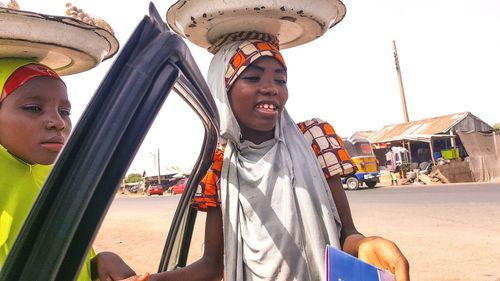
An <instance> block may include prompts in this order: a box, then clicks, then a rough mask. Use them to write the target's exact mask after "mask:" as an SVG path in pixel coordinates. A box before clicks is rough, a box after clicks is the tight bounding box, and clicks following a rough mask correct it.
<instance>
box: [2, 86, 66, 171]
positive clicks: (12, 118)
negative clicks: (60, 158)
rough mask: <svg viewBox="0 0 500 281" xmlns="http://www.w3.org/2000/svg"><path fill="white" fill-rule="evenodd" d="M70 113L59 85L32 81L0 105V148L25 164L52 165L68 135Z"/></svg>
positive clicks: (63, 88) (63, 87) (62, 88)
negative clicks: (0, 145)
mask: <svg viewBox="0 0 500 281" xmlns="http://www.w3.org/2000/svg"><path fill="white" fill-rule="evenodd" d="M70 111H71V104H70V102H69V100H68V95H67V93H66V86H65V85H64V83H63V82H62V81H60V80H59V79H55V78H52V77H35V78H33V79H31V80H29V81H28V82H26V83H25V84H24V85H23V86H21V87H19V88H17V89H16V90H15V91H14V92H12V94H10V95H9V96H8V97H6V98H5V99H4V100H3V101H2V102H1V103H0V144H2V145H3V146H4V147H5V148H6V149H7V150H8V151H9V152H10V153H11V154H13V155H15V156H16V157H18V158H20V159H22V160H24V161H25V162H27V163H30V164H43V165H48V164H52V163H54V161H55V159H56V157H57V155H58V154H59V152H60V151H61V149H62V147H63V145H64V143H65V142H66V140H67V138H68V136H69V133H70V132H71V120H70V119H69V114H70Z"/></svg>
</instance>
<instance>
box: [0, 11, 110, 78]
mask: <svg viewBox="0 0 500 281" xmlns="http://www.w3.org/2000/svg"><path fill="white" fill-rule="evenodd" d="M118 47H119V44H118V40H117V39H116V38H115V37H114V36H113V34H111V33H110V32H108V31H107V30H104V29H101V28H99V27H96V26H91V25H88V24H85V23H83V22H81V21H78V20H76V19H73V18H68V17H57V16H49V15H43V14H38V13H32V12H26V11H18V10H11V9H6V8H0V57H31V58H33V59H35V60H37V61H39V62H40V63H42V64H45V65H47V66H49V67H51V68H52V69H54V70H55V71H56V72H57V73H58V74H59V75H69V74H75V73H79V72H82V71H86V70H88V69H91V68H93V67H95V66H97V65H98V64H99V63H101V61H103V60H106V59H108V58H110V57H112V56H113V55H114V54H116V52H117V51H118Z"/></svg>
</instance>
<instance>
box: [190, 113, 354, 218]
mask: <svg viewBox="0 0 500 281" xmlns="http://www.w3.org/2000/svg"><path fill="white" fill-rule="evenodd" d="M297 125H298V126H299V128H300V130H301V131H302V133H303V134H304V137H305V138H306V139H307V140H308V142H309V143H310V144H311V147H312V149H313V151H314V153H315V154H316V156H317V157H318V161H319V163H320V166H321V168H322V170H323V174H324V175H325V178H326V179H328V178H330V177H332V176H334V175H337V174H340V175H348V174H351V173H353V172H355V165H353V163H352V160H351V157H349V154H347V151H346V150H345V148H344V143H343V142H342V139H341V138H340V137H339V136H338V135H337V134H336V133H335V130H334V129H333V127H332V126H331V125H330V124H328V123H326V122H324V121H322V120H320V119H312V120H308V121H305V122H302V123H299V124H297ZM224 148H225V145H219V146H218V147H217V148H216V150H215V153H214V158H213V164H212V166H211V168H210V169H209V170H208V171H207V173H206V174H205V176H204V177H203V179H202V180H201V183H200V185H199V186H198V190H197V191H196V194H195V196H194V198H193V200H192V206H193V207H195V208H197V209H198V210H199V211H206V210H207V208H208V207H217V206H219V205H220V202H221V199H220V196H219V189H220V185H219V183H220V175H221V170H222V163H223V161H224Z"/></svg>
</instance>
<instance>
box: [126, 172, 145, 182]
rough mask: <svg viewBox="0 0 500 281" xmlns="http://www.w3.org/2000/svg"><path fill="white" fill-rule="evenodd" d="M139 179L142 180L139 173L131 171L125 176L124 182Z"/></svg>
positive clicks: (137, 180) (138, 180)
mask: <svg viewBox="0 0 500 281" xmlns="http://www.w3.org/2000/svg"><path fill="white" fill-rule="evenodd" d="M141 180H142V175H141V174H137V173H132V174H129V175H128V176H127V178H126V179H125V182H126V183H129V182H140V181H141Z"/></svg>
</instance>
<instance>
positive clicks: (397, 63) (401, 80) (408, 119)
mask: <svg viewBox="0 0 500 281" xmlns="http://www.w3.org/2000/svg"><path fill="white" fill-rule="evenodd" d="M392 49H393V51H394V60H395V62H396V71H397V73H398V79H399V93H400V95H401V105H402V106H403V115H404V118H405V122H406V123H408V122H410V118H409V117H408V109H407V108H406V98H405V90H404V88H403V78H402V77H401V67H400V66H399V59H398V50H397V49H396V41H395V40H392Z"/></svg>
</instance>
